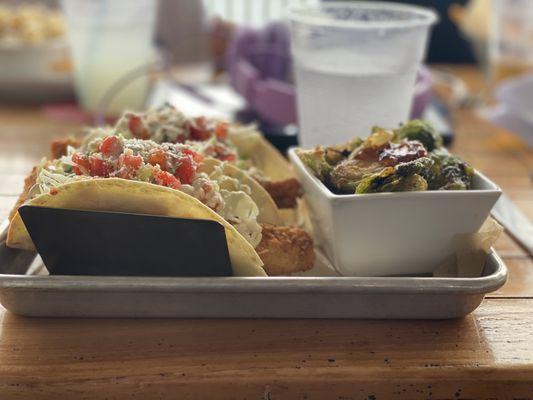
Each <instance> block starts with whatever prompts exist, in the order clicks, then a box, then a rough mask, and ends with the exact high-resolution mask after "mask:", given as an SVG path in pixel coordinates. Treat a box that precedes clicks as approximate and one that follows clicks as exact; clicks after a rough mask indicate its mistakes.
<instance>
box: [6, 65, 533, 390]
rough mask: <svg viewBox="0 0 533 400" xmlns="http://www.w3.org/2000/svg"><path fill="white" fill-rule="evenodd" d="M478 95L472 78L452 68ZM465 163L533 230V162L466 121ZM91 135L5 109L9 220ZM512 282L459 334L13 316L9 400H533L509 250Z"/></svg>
mask: <svg viewBox="0 0 533 400" xmlns="http://www.w3.org/2000/svg"><path fill="white" fill-rule="evenodd" d="M444 68H447V69H448V70H450V71H452V72H454V73H456V74H458V75H460V76H462V77H464V78H465V79H466V80H467V83H468V84H469V85H470V87H471V88H474V90H479V89H481V88H482V84H483V82H482V80H481V75H480V74H479V72H478V71H477V70H475V69H474V68H472V67H453V68H452V67H444ZM453 118H454V125H455V126H454V127H455V130H456V140H455V143H454V145H453V148H452V151H454V152H455V153H457V154H458V155H460V156H462V157H463V158H465V159H466V160H468V161H469V162H471V163H472V164H473V165H474V166H475V167H476V168H478V169H480V170H481V171H482V172H484V173H486V174H487V175H488V176H489V177H490V178H492V179H493V180H494V181H495V182H496V183H497V184H498V185H500V186H501V187H502V188H503V189H504V190H505V191H506V192H507V193H508V194H509V196H510V197H511V199H513V201H514V202H515V203H516V204H517V205H518V207H520V208H521V209H522V211H524V213H526V214H527V215H528V216H529V217H530V218H533V187H532V182H531V177H530V176H531V174H532V171H533V157H532V154H531V151H530V150H528V149H527V148H526V147H525V146H524V144H523V143H521V142H520V140H518V139H517V138H516V137H515V136H513V135H512V134H510V133H509V132H506V131H504V130H502V129H499V128H497V127H494V126H492V125H490V124H488V123H486V122H483V121H482V120H480V119H478V118H477V117H476V116H475V115H474V113H473V112H472V111H470V110H455V111H453ZM80 132H81V130H80V126H78V125H76V124H67V123H59V122H54V121H51V120H50V119H48V118H46V117H45V116H44V115H43V114H42V113H41V110H40V109H39V108H38V107H16V106H5V105H3V106H0V219H4V218H5V217H6V216H7V214H8V212H9V210H10V209H11V207H12V206H13V204H14V202H15V200H16V196H17V195H18V193H19V192H20V189H21V188H22V180H23V178H24V176H25V174H26V173H28V172H29V170H30V169H31V166H32V165H33V164H35V163H36V162H38V161H39V160H40V158H41V157H43V156H45V155H46V154H47V152H48V145H49V142H50V140H51V139H52V138H54V137H60V136H64V135H67V134H79V133H80ZM496 249H497V251H498V252H499V253H500V255H501V256H502V257H503V259H504V261H505V263H506V264H507V266H508V268H509V272H510V277H509V281H508V282H507V284H506V285H505V286H504V287H503V288H501V289H500V290H498V291H497V292H495V293H493V294H491V295H490V296H488V298H486V299H485V301H484V302H483V303H482V305H481V306H480V307H479V308H478V309H477V310H476V311H475V312H474V313H472V314H471V315H469V316H467V317H466V318H463V319H460V320H451V321H349V320H135V319H119V320H102V319H36V318H35V319H31V318H23V317H18V316H15V315H12V314H10V313H8V312H5V310H0V318H1V322H0V400H4V399H59V398H64V399H93V398H98V399H99V398H102V399H135V398H137V399H152V398H176V399H222V398H232V399H265V400H276V399H322V398H324V399H369V400H371V399H533V330H532V328H531V327H532V326H533V259H532V258H531V257H529V256H528V255H527V253H526V252H525V251H524V250H523V249H522V248H521V247H520V246H519V245H518V244H517V243H516V242H515V241H514V240H513V239H512V238H511V237H509V236H508V235H506V234H505V235H503V236H502V237H501V238H500V239H499V240H498V242H497V244H496Z"/></svg>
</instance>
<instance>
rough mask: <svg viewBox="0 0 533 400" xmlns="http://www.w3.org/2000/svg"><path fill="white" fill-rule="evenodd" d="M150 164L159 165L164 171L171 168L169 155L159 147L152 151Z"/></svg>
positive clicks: (149, 158)
mask: <svg viewBox="0 0 533 400" xmlns="http://www.w3.org/2000/svg"><path fill="white" fill-rule="evenodd" d="M148 164H151V165H159V167H160V168H161V169H162V170H163V171H167V170H168V169H169V162H168V158H167V155H166V154H165V152H164V151H163V150H161V149H157V150H155V151H153V152H151V153H150V155H149V156H148Z"/></svg>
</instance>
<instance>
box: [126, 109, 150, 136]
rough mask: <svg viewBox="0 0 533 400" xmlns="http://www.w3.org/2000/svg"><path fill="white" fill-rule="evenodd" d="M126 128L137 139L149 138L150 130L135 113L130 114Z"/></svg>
mask: <svg viewBox="0 0 533 400" xmlns="http://www.w3.org/2000/svg"><path fill="white" fill-rule="evenodd" d="M128 129H129V130H130V132H131V133H132V134H133V136H135V137H136V138H138V139H150V132H149V131H148V129H147V128H146V127H145V126H144V123H143V121H142V119H141V117H138V116H137V115H132V116H130V120H129V121H128Z"/></svg>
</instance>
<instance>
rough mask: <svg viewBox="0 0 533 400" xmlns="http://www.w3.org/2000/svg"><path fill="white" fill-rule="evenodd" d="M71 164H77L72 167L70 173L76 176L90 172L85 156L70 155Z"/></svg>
mask: <svg viewBox="0 0 533 400" xmlns="http://www.w3.org/2000/svg"><path fill="white" fill-rule="evenodd" d="M72 162H74V163H76V164H77V165H74V166H73V167H72V171H74V173H75V174H76V175H83V174H88V173H89V172H90V170H91V163H90V162H89V159H88V158H87V156H86V155H83V154H81V153H74V154H73V155H72Z"/></svg>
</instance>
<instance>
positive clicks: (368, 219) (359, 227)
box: [289, 148, 501, 276]
mask: <svg viewBox="0 0 533 400" xmlns="http://www.w3.org/2000/svg"><path fill="white" fill-rule="evenodd" d="M289 158H290V160H291V162H292V164H293V165H294V167H295V171H296V174H297V176H298V178H299V180H300V182H301V184H302V187H303V189H304V193H305V194H304V198H305V200H306V203H307V205H308V208H309V214H310V218H311V222H312V224H313V230H314V233H315V237H316V239H317V241H318V242H319V243H320V244H321V245H322V246H323V248H324V250H325V252H326V254H327V256H328V257H329V259H330V261H331V262H332V263H333V264H334V265H335V267H336V268H337V270H338V272H339V273H341V274H342V275H345V276H385V275H401V274H424V273H431V272H432V271H433V270H434V269H435V267H436V266H438V265H439V263H440V262H442V261H443V260H445V259H446V258H447V257H449V256H450V255H452V254H453V253H454V248H453V238H454V237H455V235H457V234H460V233H472V232H477V231H478V230H479V228H480V227H481V225H482V224H483V222H484V221H485V219H486V218H487V217H488V215H489V213H490V210H491V209H492V206H493V205H494V203H496V201H497V200H498V197H500V194H501V190H500V188H499V187H498V186H496V185H495V184H494V183H493V182H491V181H490V180H489V179H487V178H486V177H485V176H484V175H482V174H481V173H479V172H477V171H476V174H475V176H474V182H473V190H449V191H427V192H403V193H375V194H353V195H338V194H334V193H332V192H331V191H330V190H329V189H328V188H327V187H326V186H325V185H324V184H323V183H322V182H321V181H320V180H319V179H318V178H316V177H315V176H314V175H313V174H312V173H311V171H310V170H308V169H307V167H305V165H304V164H303V163H302V162H301V160H300V158H299V157H298V156H297V155H296V153H295V149H294V148H292V149H290V150H289Z"/></svg>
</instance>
